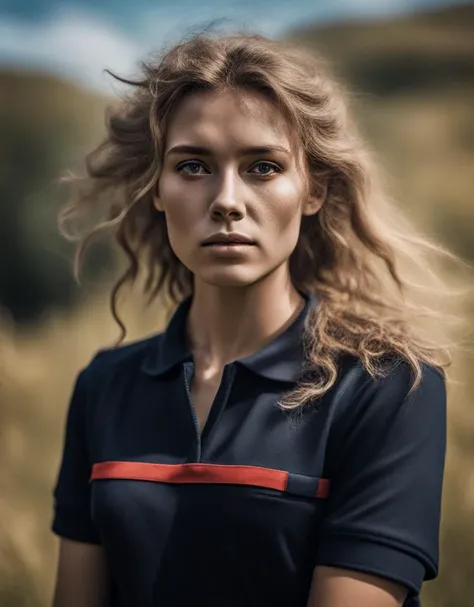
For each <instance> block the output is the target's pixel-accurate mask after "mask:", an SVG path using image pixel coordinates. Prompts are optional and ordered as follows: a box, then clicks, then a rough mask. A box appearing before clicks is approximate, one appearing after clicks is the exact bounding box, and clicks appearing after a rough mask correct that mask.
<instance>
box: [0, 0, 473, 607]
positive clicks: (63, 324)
mask: <svg viewBox="0 0 474 607" xmlns="http://www.w3.org/2000/svg"><path fill="white" fill-rule="evenodd" d="M215 19H222V21H221V22H220V25H219V29H223V30H226V29H229V30H233V29H236V28H238V29H246V30H249V31H254V32H255V31H256V32H260V33H263V34H267V35H270V36H275V37H290V38H293V39H295V40H299V41H303V42H305V43H306V44H309V45H310V46H312V47H314V49H317V50H321V51H322V52H323V53H325V54H326V56H327V57H328V58H329V59H330V60H332V62H333V66H334V69H335V71H336V73H337V74H338V75H339V76H340V77H341V78H344V79H345V80H346V81H347V82H348V84H349V85H350V86H351V87H352V89H353V91H354V92H355V98H354V107H355V111H356V113H357V115H358V118H359V121H360V124H361V127H362V131H363V133H364V135H365V136H366V138H368V139H369V141H370V142H371V144H372V146H373V147H374V148H375V150H376V152H377V155H378V157H379V158H380V162H381V164H382V166H383V167H384V169H385V172H386V174H387V176H388V178H387V186H388V187H389V189H390V191H391V194H392V195H393V196H394V197H395V198H396V199H397V200H398V201H399V204H400V205H401V206H403V208H404V209H405V210H406V213H407V214H408V215H409V217H410V218H412V219H413V220H414V221H416V222H417V224H418V225H419V227H420V229H421V230H422V231H423V232H425V233H426V234H429V235H430V236H432V237H434V238H435V239H436V240H437V241H439V242H441V243H442V244H444V245H446V246H447V247H448V248H449V249H450V250H452V251H453V252H454V253H456V254H458V255H460V256H461V257H462V258H463V259H465V260H467V261H469V262H471V263H472V262H474V200H473V196H474V4H473V3H470V2H467V3H466V2H465V3H455V2H441V1H435V0H406V1H405V0H317V1H316V0H293V1H292V2H286V1H285V0H259V2H254V0H232V1H231V0H201V2H199V3H197V2H195V1H194V0H192V1H191V0H173V2H171V1H169V2H168V1H160V2H156V1H153V0H134V2H108V1H107V0H62V1H60V0H56V1H54V0H23V1H18V0H0V234H1V236H0V246H1V255H0V605H1V606H2V607H3V606H5V607H46V606H47V605H49V602H50V597H51V591H52V585H53V578H54V574H55V565H56V556H57V539H56V538H54V537H53V535H52V534H51V532H50V531H49V524H50V520H51V516H52V495H51V492H52V487H53V483H54V481H55V477H56V473H57V466H58V463H59V457H60V451H61V447H62V440H63V428H64V419H65V415H66V410H67V405H68V401H69V397H70V394H71V390H72V384H73V381H74V377H75V375H76V374H77V372H78V370H79V368H80V367H81V366H83V365H85V364H86V363H87V362H88V361H89V359H90V358H91V356H92V355H93V354H94V352H95V351H96V350H98V349H99V348H102V347H105V346H108V345H111V344H112V343H113V341H114V340H115V339H116V338H117V337H118V329H117V327H116V325H115V324H114V322H113V321H112V318H111V316H110V314H109V310H108V305H109V299H108V298H109V289H110V286H111V283H112V282H113V280H114V279H115V277H116V275H117V271H118V267H119V265H120V261H117V259H116V256H115V254H114V252H113V250H112V249H111V248H110V247H109V246H108V245H107V244H106V243H104V244H100V245H96V246H94V248H93V249H92V250H91V252H90V254H89V255H88V257H87V263H86V267H85V273H84V279H83V283H82V287H81V288H79V287H78V286H77V285H76V284H75V283H74V281H73V279H72V273H71V259H72V249H71V246H70V245H68V244H66V243H64V242H63V241H62V240H61V238H60V237H59V236H58V233H57V228H56V214H57V211H58V208H59V205H60V204H61V203H63V202H64V201H65V199H66V197H67V191H64V190H63V189H62V188H60V187H59V186H58V185H57V180H58V178H59V176H60V175H61V174H62V173H63V171H64V170H66V169H70V168H72V169H78V170H81V169H82V160H83V157H84V154H85V153H86V151H87V150H89V149H90V148H91V146H93V145H94V144H96V143H97V142H98V141H99V140H100V139H101V137H102V135H103V133H104V109H105V107H106V106H107V105H110V104H113V103H115V102H116V101H117V96H118V95H119V94H120V92H121V88H120V86H119V85H118V84H117V83H115V82H114V81H113V80H112V78H110V77H109V76H107V75H106V74H105V73H104V69H105V68H109V69H112V70H113V71H115V72H116V73H118V74H120V75H122V76H133V75H136V74H137V70H138V62H139V60H140V59H144V58H146V57H147V56H148V55H149V54H150V53H151V52H153V51H157V50H160V49H161V48H162V47H163V46H166V45H169V44H172V43H173V42H177V41H178V40H179V39H180V38H181V37H182V36H183V35H184V34H186V33H187V32H189V30H190V28H201V27H203V26H205V25H207V24H208V23H209V22H210V21H212V20H215ZM470 279H471V280H474V275H471V277H470ZM467 280H469V277H468V279H467ZM121 310H122V313H123V316H124V319H125V321H126V324H127V327H128V330H129V334H128V339H136V338H138V337H141V336H142V335H145V334H147V333H149V332H151V331H156V330H159V329H161V328H162V326H163V322H164V315H163V310H162V306H161V305H160V303H159V302H157V303H156V305H154V306H151V307H150V308H146V307H145V306H144V304H143V302H142V300H141V299H140V296H139V294H138V293H134V292H133V291H132V292H130V294H129V296H128V297H127V298H126V299H125V300H124V301H123V302H122V305H121ZM470 313H471V314H472V319H473V323H474V310H472V309H471V310H470ZM454 367H455V368H454V370H453V371H454V375H455V377H456V378H457V379H459V380H460V383H459V385H456V386H454V387H453V388H451V389H450V391H449V394H448V397H449V407H450V408H449V416H450V420H449V449H448V462H447V470H446V482H445V494H444V507H443V525H442V542H441V574H440V576H439V578H438V579H437V580H436V581H435V582H431V583H429V584H426V587H425V590H424V600H425V603H424V605H426V606H427V607H469V605H473V604H474V599H473V598H472V597H473V596H474V408H473V406H472V405H473V394H474V380H473V373H472V371H473V370H474V360H473V359H472V357H471V358H470V359H469V357H468V355H465V356H460V357H458V358H457V359H456V360H455V363H454Z"/></svg>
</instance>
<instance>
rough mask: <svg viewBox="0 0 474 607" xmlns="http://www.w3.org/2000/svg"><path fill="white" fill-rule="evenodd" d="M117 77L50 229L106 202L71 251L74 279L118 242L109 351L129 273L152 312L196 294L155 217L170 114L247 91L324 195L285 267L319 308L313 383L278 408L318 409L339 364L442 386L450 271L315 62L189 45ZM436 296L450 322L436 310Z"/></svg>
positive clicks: (310, 326) (274, 52) (448, 357)
mask: <svg viewBox="0 0 474 607" xmlns="http://www.w3.org/2000/svg"><path fill="white" fill-rule="evenodd" d="M115 77H116V78H118V80H120V81H121V82H123V83H125V84H127V85H129V86H130V87H131V92H130V94H129V95H127V96H126V97H125V98H124V101H123V103H122V104H121V105H120V106H118V107H116V108H114V109H112V110H109V111H108V113H107V135H106V138H105V140H104V141H103V142H102V143H101V144H100V145H99V146H98V147H97V148H96V149H95V150H93V151H92V152H91V153H90V154H89V155H88V156H87V159H86V167H87V174H86V176H85V177H74V176H69V177H68V178H67V180H68V181H69V183H70V184H71V185H72V187H73V198H72V200H71V201H70V202H69V203H68V204H67V205H66V206H65V208H64V209H63V210H62V212H61V215H60V225H61V229H62V231H63V233H64V234H65V235H66V236H69V237H71V232H70V231H68V230H67V229H66V223H69V221H70V220H74V219H77V218H78V217H80V216H93V215H94V213H95V212H96V207H97V205H98V204H99V201H102V202H103V203H104V202H105V206H106V219H105V220H103V221H101V222H99V223H97V224H96V225H95V226H94V227H93V229H91V230H89V231H88V232H87V233H86V234H85V235H82V236H81V237H80V239H79V240H80V244H79V247H78V250H77V254H76V265H75V268H76V273H77V272H78V270H79V267H80V265H81V260H82V257H83V253H84V251H85V249H86V248H87V246H88V245H89V243H90V242H91V239H92V238H94V237H95V236H96V235H98V234H101V233H106V232H112V233H113V234H114V235H115V238H116V240H117V242H118V244H119V245H120V247H121V248H122V249H123V251H124V252H125V254H126V256H127V259H128V267H127V269H126V270H125V272H124V274H123V275H122V276H121V277H120V279H119V280H118V282H117V283H116V285H115V287H114V289H113V291H112V294H111V308H112V313H113V315H114V318H115V319H116V321H117V322H118V323H119V325H120V327H121V330H122V335H121V338H120V340H119V343H120V341H122V339H123V338H124V336H125V334H126V331H125V327H124V325H123V323H122V321H121V320H120V318H119V317H118V314H117V296H118V293H119V291H120V289H121V288H122V287H123V286H124V285H125V284H126V283H133V282H134V281H135V280H136V279H137V276H138V275H139V273H140V274H141V273H142V272H143V273H144V275H145V281H144V283H143V284H144V292H145V295H146V296H147V297H148V298H149V301H152V300H154V299H155V298H156V297H157V296H159V295H166V296H167V297H170V298H171V300H172V301H174V302H176V303H177V302H179V301H180V300H182V299H183V298H184V297H186V296H188V295H190V294H192V291H193V277H192V274H191V272H190V271H189V270H188V269H187V268H186V267H185V266H184V265H183V264H182V263H181V262H180V261H179V259H178V258H177V257H176V255H175V254H174V252H173V250H172V248H171V246H170V242H169V239H168V235H167V229H166V220H165V215H164V213H162V212H158V211H156V209H155V207H154V206H153V192H154V190H155V188H156V186H157V183H158V180H159V176H160V167H161V159H162V152H163V142H164V137H165V134H166V128H167V124H168V121H169V118H170V115H171V112H172V111H173V109H174V108H176V106H177V104H178V103H179V102H180V100H182V99H183V97H184V96H186V95H190V94H192V93H193V92H195V91H203V90H206V91H209V90H223V89H234V90H243V91H256V92H260V93H261V94H263V95H266V96H267V97H268V98H269V99H271V101H272V102H273V103H274V105H275V106H276V107H277V108H278V109H279V110H280V111H281V112H283V113H284V115H285V116H286V118H287V119H288V121H290V124H291V125H292V127H293V130H294V133H296V136H297V137H298V139H299V141H300V144H301V146H302V149H303V150H304V156H305V158H306V163H307V168H308V174H309V175H310V177H311V179H314V180H315V181H318V180H324V181H325V182H326V184H327V196H326V199H325V201H324V203H323V205H322V207H321V209H320V210H319V212H318V213H317V214H316V215H314V216H309V217H303V218H302V224H301V232H300V237H299V240H298V243H297V246H296V249H295V251H294V252H293V253H292V255H291V257H290V274H291V279H292V281H293V283H294V285H295V287H296V288H298V289H300V290H302V291H309V292H313V293H315V294H316V295H317V297H318V300H319V306H318V308H317V310H316V311H315V312H313V313H312V314H310V316H309V318H308V321H307V325H306V331H305V343H306V347H307V358H308V362H309V363H310V366H311V367H312V368H313V369H314V370H317V374H315V376H314V377H313V378H312V379H311V381H303V382H302V383H300V384H299V385H298V386H296V388H295V389H294V390H293V391H291V392H290V393H289V394H288V395H287V396H286V398H285V400H284V403H283V406H285V407H289V408H295V407H297V406H299V405H302V404H305V403H308V402H314V400H315V399H318V398H320V397H321V396H322V395H323V394H324V393H326V392H327V391H328V390H329V389H330V388H331V387H332V386H333V385H334V383H335V381H336V379H337V377H338V371H339V363H340V361H341V359H342V357H343V356H355V357H357V358H358V359H360V361H361V363H362V364H363V365H364V367H365V368H366V369H367V371H368V372H369V373H370V375H371V376H372V377H374V378H375V377H377V376H380V375H383V374H384V373H385V372H386V369H384V367H383V366H382V365H381V364H379V363H380V362H381V361H382V360H386V359H387V355H390V359H391V360H394V359H396V360H400V359H404V360H406V361H407V362H408V363H409V365H410V367H411V369H412V371H413V378H414V381H413V383H412V386H411V390H410V391H413V390H415V389H416V388H417V387H418V385H419V384H420V382H421V378H422V364H423V363H428V364H431V365H433V366H435V367H436V368H437V369H438V370H439V371H440V372H442V373H443V375H445V376H446V373H445V368H446V367H448V366H449V365H450V364H451V362H452V348H454V346H456V343H457V342H455V341H454V340H453V339H451V338H450V335H451V333H450V330H451V329H450V327H451V326H454V325H456V321H457V322H458V326H459V325H462V315H460V311H459V310H454V307H453V306H454V302H455V301H457V299H455V298H457V297H458V294H459V292H458V290H456V289H455V288H454V287H453V286H450V285H448V283H447V281H446V279H445V278H443V277H442V276H444V275H443V273H442V272H441V270H440V268H436V267H435V265H434V263H433V262H432V261H431V259H432V258H433V259H434V257H435V256H436V257H442V258H443V259H444V260H451V261H454V262H459V263H461V260H460V259H459V258H457V257H456V256H455V255H453V254H452V253H450V252H448V251H447V250H446V249H444V248H443V247H442V246H441V245H439V244H438V243H435V242H434V241H432V240H430V239H428V238H427V237H425V236H422V235H421V234H420V233H418V232H417V230H415V229H414V228H413V227H412V226H411V224H410V223H409V222H408V220H407V219H406V218H405V217H404V216H403V215H402V214H401V213H400V211H399V210H397V207H396V205H395V204H394V203H393V202H391V200H390V199H389V198H388V196H387V195H386V193H385V192H384V188H383V187H382V185H381V181H380V178H379V177H378V172H377V170H376V165H375V163H374V162H373V159H372V157H371V155H370V153H369V152H368V150H367V148H366V146H365V145H364V143H363V141H362V138H361V137H360V135H359V134H358V132H357V130H356V128H355V125H354V123H353V121H352V119H351V116H350V113H349V110H348V94H347V92H346V90H345V88H344V87H343V86H342V85H341V84H340V83H339V82H338V81H337V80H336V79H335V78H334V77H333V76H331V74H330V71H329V70H328V68H327V65H326V62H324V61H323V60H322V59H318V58H317V57H315V56H314V54H310V53H307V52H304V51H303V50H301V49H297V48H295V47H293V46H290V45H288V44H286V43H283V42H280V41H274V40H270V39H267V38H265V37H262V36H257V35H245V34H239V35H219V36H212V35H209V34H199V35H194V36H193V37H192V38H191V39H188V40H186V41H184V42H182V43H181V44H178V45H176V46H174V47H173V48H171V50H168V51H167V52H164V53H163V54H162V55H160V56H159V57H158V58H154V59H152V60H150V61H147V62H144V63H142V72H141V75H140V77H139V78H137V79H135V80H128V79H125V78H120V77H118V76H115ZM446 298H447V299H448V302H449V305H450V308H449V311H448V310H442V309H440V307H439V304H440V303H442V301H443V300H446ZM393 355H394V356H393Z"/></svg>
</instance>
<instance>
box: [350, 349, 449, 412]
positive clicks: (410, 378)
mask: <svg viewBox="0 0 474 607" xmlns="http://www.w3.org/2000/svg"><path fill="white" fill-rule="evenodd" d="M419 365H420V375H419V382H418V386H416V387H415V385H414V383H415V379H416V376H415V372H414V370H413V368H412V366H411V365H410V364H409V362H408V361H407V360H405V359H401V358H399V357H397V358H396V357H387V358H386V359H385V360H384V361H383V363H382V369H383V373H382V374H381V375H377V376H375V377H374V376H372V375H371V374H370V373H369V371H368V369H367V368H366V367H365V366H364V365H363V364H362V362H361V360H360V359H358V358H355V357H352V356H351V357H347V358H345V359H344V360H343V362H342V363H341V366H340V375H339V379H338V390H339V391H343V393H344V394H345V395H346V396H348V397H352V398H353V399H356V400H357V401H358V402H361V401H366V402H368V401H369V400H370V399H371V398H373V397H375V396H377V395H379V394H383V396H384V403H385V406H386V407H390V406H391V405H394V404H396V403H398V404H401V403H402V402H404V401H405V400H410V399H413V398H418V399H420V398H422V397H423V395H426V392H427V391H429V390H432V389H441V390H445V389H446V378H445V375H444V373H443V372H442V371H441V370H440V369H438V368H437V367H435V366H434V365H431V364H429V363H426V362H424V361H420V363H419ZM351 400H352V399H351Z"/></svg>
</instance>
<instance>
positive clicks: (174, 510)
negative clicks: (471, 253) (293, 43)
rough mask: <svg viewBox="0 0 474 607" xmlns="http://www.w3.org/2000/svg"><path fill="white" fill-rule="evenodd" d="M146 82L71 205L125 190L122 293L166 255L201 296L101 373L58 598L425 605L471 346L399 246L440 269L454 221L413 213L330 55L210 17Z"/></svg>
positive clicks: (76, 602)
mask: <svg viewBox="0 0 474 607" xmlns="http://www.w3.org/2000/svg"><path fill="white" fill-rule="evenodd" d="M126 82H128V84H130V85H132V86H133V87H134V89H133V91H134V92H133V93H132V95H131V96H130V97H129V99H128V100H127V101H126V102H125V103H124V105H123V107H122V108H121V109H120V110H116V111H115V112H113V113H111V114H110V115H109V119H108V136H107V139H106V141H105V142H104V143H103V144H102V145H101V146H100V147H99V148H98V149H97V150H96V151H95V152H94V153H93V154H92V155H91V156H90V157H89V159H88V175H87V178H85V179H84V180H78V182H77V184H76V185H77V186H78V189H77V191H78V198H77V199H76V200H75V201H74V202H73V203H71V204H70V205H69V207H68V208H67V209H66V211H65V212H64V214H63V220H65V219H67V218H70V217H71V215H74V214H76V213H77V212H82V211H84V212H85V213H88V212H89V211H88V209H90V207H91V204H90V203H92V202H95V201H97V200H99V198H100V199H101V200H106V201H109V204H110V214H109V217H108V219H107V220H106V221H105V222H103V223H101V224H100V225H99V226H97V227H96V228H95V230H93V232H92V234H96V233H98V232H101V231H105V230H115V231H116V235H117V239H118V242H119V243H120V245H121V246H122V248H123V249H124V250H125V252H126V253H127V255H128V258H129V260H130V266H129V269H128V270H127V272H126V274H125V275H124V276H123V277H122V279H121V280H120V282H119V283H118V285H117V287H116V288H115V290H114V292H113V296H112V309H113V312H114V315H115V317H116V318H117V314H116V306H115V303H116V296H117V292H118V289H119V288H120V286H121V285H122V284H124V283H125V282H127V281H131V280H134V279H135V278H136V277H137V275H138V273H139V271H140V269H141V268H142V266H144V267H145V268H146V271H147V280H146V285H145V291H146V292H147V294H148V295H149V296H150V299H153V298H155V297H156V296H158V295H160V294H163V293H164V294H168V295H170V296H171V298H172V299H173V300H174V301H176V302H177V303H179V305H178V308H177V311H176V312H175V313H174V316H173V318H172V320H171V322H170V323H169V325H168V327H167V328H166V330H165V331H164V332H163V333H162V334H159V335H153V336H151V337H149V338H147V339H144V340H141V341H139V342H135V343H132V344H128V345H122V346H120V347H118V348H111V349H106V350H103V351H101V352H99V353H98V354H97V355H96V356H95V357H94V359H93V360H92V361H91V363H90V364H89V365H88V366H87V367H86V368H85V369H84V370H83V371H81V373H80V374H79V376H78V378H77V383H76V386H75V389H74V393H73V397H72V400H71V403H70V407H69V414H68V421H67V431H66V438H65V444H64V452H63V459H62V463H61V468H60V471H59V477H58V481H57V485H56V488H55V500H56V503H55V506H56V509H55V517H54V522H53V530H54V532H55V533H56V534H58V535H59V536H60V537H61V548H60V557H59V565H58V574H57V581H56V590H55V599H54V605H55V607H65V606H67V607H93V606H101V607H102V606H105V605H112V606H129V605H130V606H131V605H133V606H134V607H152V606H155V605H160V606H163V607H168V606H175V605H193V606H194V605H197V606H199V605H202V606H214V605H216V606H219V607H223V606H225V607H232V606H234V605H235V606H241V605H242V606H246V607H248V606H252V605H255V606H257V605H258V606H259V607H260V606H262V605H269V606H270V605H272V606H273V605H285V606H286V605H288V606H291V607H298V606H302V607H303V606H310V607H315V606H317V607H334V606H339V605H340V606H342V605H351V607H359V606H360V607H395V606H397V605H405V606H414V605H418V604H419V603H418V596H419V592H420V588H421V585H422V582H423V580H428V579H432V578H434V577H435V576H436V575H437V570H438V532H439V521H440V504H441V490H442V478H443V467H444V457H445V441H446V420H445V418H446V385H445V372H444V368H445V367H447V366H448V365H449V363H450V354H449V352H448V350H447V349H446V347H445V346H444V345H442V344H440V343H439V338H438V337H437V336H436V335H435V334H434V333H427V331H424V330H423V323H422V322H421V320H422V319H423V318H425V317H426V316H427V315H429V313H430V312H431V317H432V318H436V312H435V310H434V308H433V309H432V310H430V307H429V305H422V304H420V303H416V302H415V301H414V300H413V301H412V300H410V296H409V286H410V284H411V285H413V283H409V281H408V280H407V279H406V278H404V277H402V275H401V271H400V269H399V267H398V262H397V257H398V255H399V254H400V253H401V248H402V247H405V254H406V256H407V257H409V258H410V259H412V260H413V262H414V263H413V265H416V264H415V262H416V263H418V264H421V268H422V272H423V273H424V275H428V272H427V265H424V264H425V262H424V261H422V256H421V255H422V252H423V253H425V251H426V250H430V247H431V249H433V245H432V244H430V243H429V242H428V241H426V240H423V238H421V237H420V236H418V235H416V234H413V233H410V232H409V228H408V227H407V225H406V224H404V226H405V228H404V229H405V232H403V233H402V232H400V229H399V228H398V227H397V224H396V221H397V215H396V213H395V212H394V210H393V209H391V208H390V207H389V205H388V203H387V202H386V199H385V198H384V197H383V194H382V193H381V190H380V189H379V188H378V186H377V184H376V181H375V177H374V169H373V166H372V164H371V162H370V158H369V156H368V154H367V153H366V151H365V150H364V148H363V145H362V142H361V140H360V138H359V137H358V136H357V133H356V131H355V129H354V126H353V125H352V123H351V122H350V120H349V117H348V113H347V110H346V104H345V102H344V94H343V91H342V89H341V87H340V85H338V84H336V83H335V81H334V80H333V79H332V78H331V77H330V76H329V75H328V74H327V73H326V70H325V69H323V66H322V65H320V63H319V62H318V61H317V60H316V59H314V58H313V57H309V56H307V55H306V54H304V53H303V52H300V51H296V50H295V49H292V48H289V47H287V46H286V45H284V44H282V43H277V42H275V41H270V40H268V39H265V38H263V37H259V36H244V35H242V36H240V35H239V36H227V37H226V36H221V37H219V36H217V37H212V36H207V37H206V36H196V37H194V38H192V39H191V40H188V41H186V42H185V43H183V44H181V45H178V46H176V47H175V48H173V49H172V50H171V51H169V52H168V53H167V54H165V55H164V56H163V57H161V58H160V60H159V61H156V62H151V63H149V64H145V65H144V75H143V79H141V80H139V81H136V82H131V81H126ZM112 201H113V202H112ZM86 203H89V205H87V204H86ZM382 203H383V206H382ZM389 211H390V215H388V213H389ZM89 237H90V235H89ZM89 237H87V238H86V239H85V240H84V241H83V242H82V246H81V248H80V249H79V252H78V261H80V258H81V255H82V251H83V250H84V247H85V245H86V244H87V242H88V239H89ZM434 246H435V247H436V245H434ZM439 250H441V249H439ZM415 286H416V285H415ZM119 322H120V321H119ZM122 330H123V325H122Z"/></svg>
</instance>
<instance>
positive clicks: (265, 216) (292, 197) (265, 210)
mask: <svg viewBox="0 0 474 607" xmlns="http://www.w3.org/2000/svg"><path fill="white" fill-rule="evenodd" d="M302 196H303V194H302V191H301V188H300V187H298V186H297V185H296V184H295V183H294V182H293V181H292V180H280V182H279V183H278V184H276V185H275V187H274V188H272V191H271V192H268V195H266V196H265V201H264V202H263V203H262V205H261V213H260V221H261V225H262V228H263V229H265V231H268V232H269V236H270V232H271V235H272V237H276V236H280V235H288V237H290V235H293V236H294V238H296V239H297V238H298V234H299V226H300V223H301V213H302Z"/></svg>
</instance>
